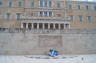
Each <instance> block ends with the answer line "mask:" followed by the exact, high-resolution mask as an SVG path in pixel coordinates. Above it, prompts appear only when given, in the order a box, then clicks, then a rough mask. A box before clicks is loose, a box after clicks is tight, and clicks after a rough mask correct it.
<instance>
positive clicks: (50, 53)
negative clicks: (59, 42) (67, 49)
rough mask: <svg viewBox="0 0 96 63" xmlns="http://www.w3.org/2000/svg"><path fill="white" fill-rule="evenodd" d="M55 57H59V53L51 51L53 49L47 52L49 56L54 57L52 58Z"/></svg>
mask: <svg viewBox="0 0 96 63" xmlns="http://www.w3.org/2000/svg"><path fill="white" fill-rule="evenodd" d="M57 55H59V52H58V51H56V50H53V49H50V51H49V56H52V57H54V56H57Z"/></svg>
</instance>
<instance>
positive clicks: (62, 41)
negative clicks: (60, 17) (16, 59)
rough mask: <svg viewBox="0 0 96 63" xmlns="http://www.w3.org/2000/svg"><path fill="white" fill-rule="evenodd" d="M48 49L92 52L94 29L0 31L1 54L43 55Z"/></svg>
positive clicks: (95, 42) (95, 41) (95, 37)
mask: <svg viewBox="0 0 96 63" xmlns="http://www.w3.org/2000/svg"><path fill="white" fill-rule="evenodd" d="M39 32H40V31H39ZM49 49H56V50H58V51H59V52H60V54H94V53H96V30H62V31H58V30H52V31H42V32H40V33H38V32H36V30H35V31H34V32H33V31H26V32H0V54H1V55H2V54H3V55H23V54H24V55H25V54H27V55H28V54H29V55H30V54H34V55H37V54H38V55H39V54H44V55H45V54H47V53H48V51H49Z"/></svg>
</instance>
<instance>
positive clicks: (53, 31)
mask: <svg viewBox="0 0 96 63" xmlns="http://www.w3.org/2000/svg"><path fill="white" fill-rule="evenodd" d="M0 33H33V34H70V33H71V34H81V33H82V34H83V33H84V34H85V33H93V34H96V29H94V30H80V29H62V30H59V29H58V30H57V29H31V30H29V29H5V28H2V29H0Z"/></svg>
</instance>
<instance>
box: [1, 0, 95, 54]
mask: <svg viewBox="0 0 96 63" xmlns="http://www.w3.org/2000/svg"><path fill="white" fill-rule="evenodd" d="M0 35H1V36H0V43H1V45H0V48H1V49H0V50H1V51H2V52H0V54H44V53H45V52H47V51H48V50H49V49H52V48H53V49H57V50H59V51H60V52H61V54H64V53H66V54H67V53H96V43H95V42H96V2H86V1H68V0H0ZM4 37H5V38H4ZM32 50H34V52H33V51H32Z"/></svg>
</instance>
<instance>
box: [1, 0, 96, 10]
mask: <svg viewBox="0 0 96 63" xmlns="http://www.w3.org/2000/svg"><path fill="white" fill-rule="evenodd" d="M61 3H62V2H61V1H57V3H56V6H57V8H61V5H62V4H61ZM39 4H40V7H48V8H50V7H52V1H51V0H40V3H39ZM2 5H3V3H2V2H1V1H0V7H1V6H2ZM22 6H23V2H22V1H19V2H18V7H22ZM8 7H13V2H12V1H9V2H8ZM31 7H34V1H32V2H31ZM76 7H77V8H78V9H79V10H80V9H82V7H81V5H77V6H76ZM68 8H69V9H72V8H73V5H72V4H68ZM92 8H93V9H94V10H96V5H93V6H88V5H85V9H86V10H91V9H92ZM93 9H92V10H93Z"/></svg>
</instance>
